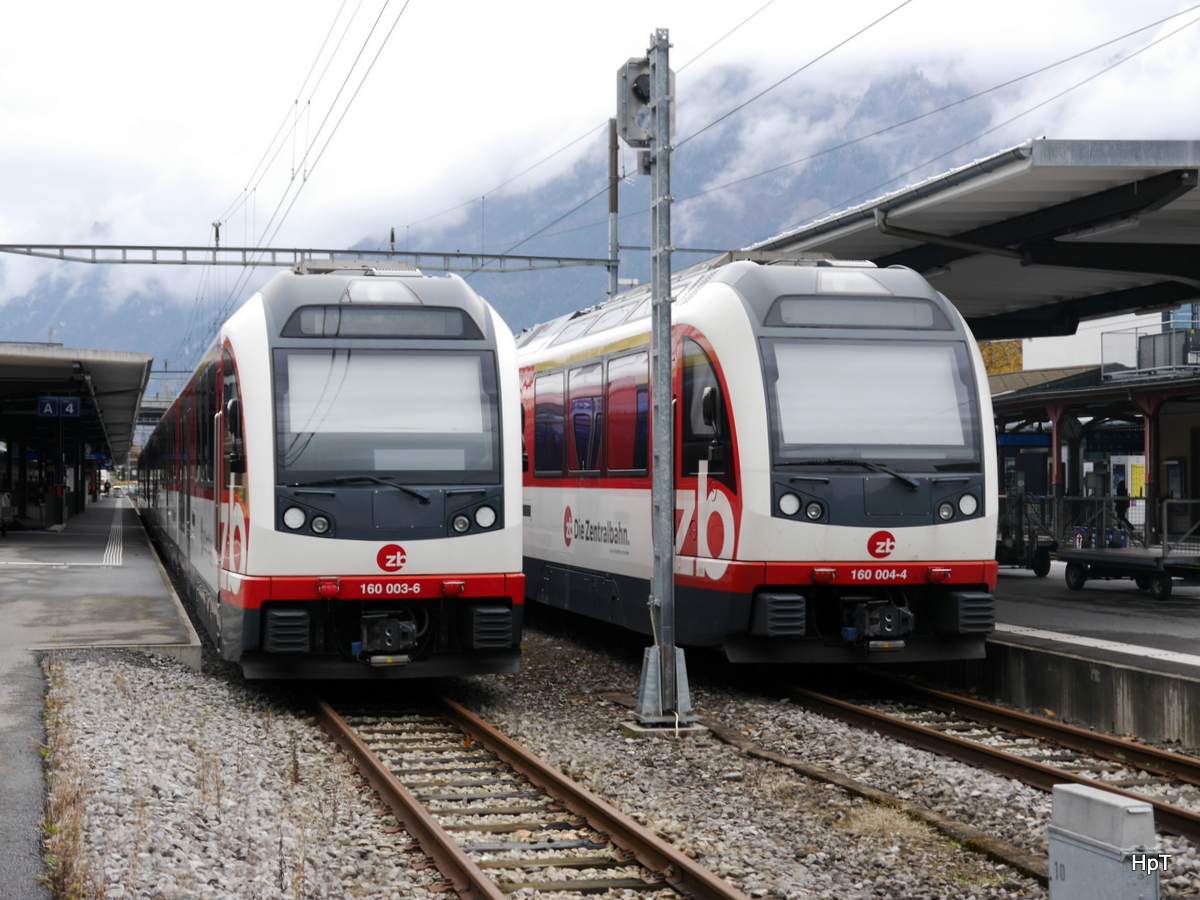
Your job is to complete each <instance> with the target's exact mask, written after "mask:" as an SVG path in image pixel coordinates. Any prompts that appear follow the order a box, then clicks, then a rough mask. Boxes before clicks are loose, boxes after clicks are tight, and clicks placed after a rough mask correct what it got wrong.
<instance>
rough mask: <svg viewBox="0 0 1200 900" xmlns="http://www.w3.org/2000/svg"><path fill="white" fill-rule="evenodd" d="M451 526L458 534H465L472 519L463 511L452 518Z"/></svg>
mask: <svg viewBox="0 0 1200 900" xmlns="http://www.w3.org/2000/svg"><path fill="white" fill-rule="evenodd" d="M450 527H451V528H453V529H454V530H455V531H456V532H457V533H458V534H465V533H466V532H467V530H468V529H470V527H471V520H470V519H468V518H467V517H466V516H464V515H463V514H462V513H459V514H458V515H457V516H455V517H454V518H453V519H451V520H450Z"/></svg>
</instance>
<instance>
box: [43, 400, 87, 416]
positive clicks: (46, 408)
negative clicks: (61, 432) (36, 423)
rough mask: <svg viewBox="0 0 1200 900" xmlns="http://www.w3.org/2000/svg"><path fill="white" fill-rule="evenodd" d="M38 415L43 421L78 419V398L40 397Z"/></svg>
mask: <svg viewBox="0 0 1200 900" xmlns="http://www.w3.org/2000/svg"><path fill="white" fill-rule="evenodd" d="M37 404H38V405H37V414H38V415H39V416H40V417H41V418H43V419H58V418H65V419H78V418H79V407H80V400H79V398H78V397H38V401H37Z"/></svg>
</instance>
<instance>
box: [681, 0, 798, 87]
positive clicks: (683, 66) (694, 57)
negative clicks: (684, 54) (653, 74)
mask: <svg viewBox="0 0 1200 900" xmlns="http://www.w3.org/2000/svg"><path fill="white" fill-rule="evenodd" d="M774 2H775V0H767V2H766V3H764V4H763V5H762V6H760V7H759V8H758V9H756V10H755V11H754V12H752V13H750V15H748V16H746V18H744V19H742V21H740V22H738V23H737V24H736V25H734V26H733V27H732V28H730V29H729V30H728V31H727V32H725V33H724V34H723V35H721V36H720V37H719V38H717V39H716V40H715V41H713V42H712V43H711V44H709V45H708V46H707V47H705V48H704V49H703V50H701V51H700V52H699V53H697V54H696V55H695V56H693V57H692V58H691V59H689V60H688V61H687V62H685V63H684V64H683V65H682V66H680V67H679V68H678V69H676V70H675V71H676V72H682V71H683V70H684V69H686V68H687V67H688V66H690V65H691V64H692V63H694V62H695V61H696V60H698V59H699V58H700V57H702V56H703V55H704V54H705V53H707V52H708V51H709V50H712V49H713V48H714V47H716V46H717V45H718V44H720V43H721V42H722V41H724V40H725V39H726V38H728V37H729V36H730V35H732V34H733V33H734V32H735V31H737V30H738V29H739V28H741V27H742V26H743V25H745V24H746V23H747V22H749V21H750V20H751V19H753V18H754V17H755V16H757V15H758V14H759V13H760V12H762V11H763V10H764V9H766V8H767V7H768V6H770V5H771V4H772V3H774Z"/></svg>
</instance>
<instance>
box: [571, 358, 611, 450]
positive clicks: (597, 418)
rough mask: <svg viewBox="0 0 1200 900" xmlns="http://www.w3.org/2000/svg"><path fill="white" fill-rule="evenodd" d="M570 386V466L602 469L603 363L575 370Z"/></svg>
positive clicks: (572, 371) (572, 373)
mask: <svg viewBox="0 0 1200 900" xmlns="http://www.w3.org/2000/svg"><path fill="white" fill-rule="evenodd" d="M567 388H568V391H569V399H570V402H571V452H570V454H569V459H570V465H569V467H568V468H570V470H571V471H573V472H598V471H600V448H601V447H602V446H603V438H604V396H603V393H604V381H603V378H602V377H601V366H600V363H591V364H589V365H586V366H580V367H578V368H575V369H571V371H570V373H569V374H568V376H567Z"/></svg>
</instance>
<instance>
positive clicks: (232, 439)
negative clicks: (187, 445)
mask: <svg viewBox="0 0 1200 900" xmlns="http://www.w3.org/2000/svg"><path fill="white" fill-rule="evenodd" d="M223 369H224V372H223V376H224V382H225V383H224V398H225V409H224V411H223V412H224V414H223V415H222V416H221V421H222V425H223V427H224V429H225V434H224V437H223V439H222V441H223V443H224V445H225V454H224V455H225V459H224V463H225V466H226V469H225V471H226V473H228V474H227V475H225V476H224V477H225V478H227V477H228V475H242V474H244V473H245V471H246V445H245V441H244V439H243V434H242V403H241V399H240V397H239V394H238V383H237V370H236V369H235V368H234V365H233V357H232V356H230V355H229V352H228V351H226V352H225V354H224V359H223ZM223 484H224V479H223Z"/></svg>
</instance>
